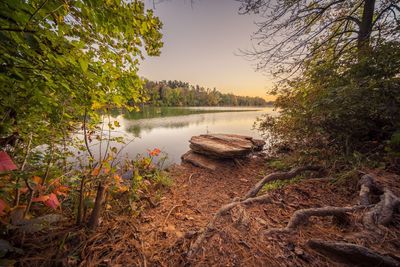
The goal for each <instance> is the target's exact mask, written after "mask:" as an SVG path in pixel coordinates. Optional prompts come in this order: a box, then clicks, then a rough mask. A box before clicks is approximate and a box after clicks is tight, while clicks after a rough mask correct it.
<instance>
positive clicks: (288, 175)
mask: <svg viewBox="0 0 400 267" xmlns="http://www.w3.org/2000/svg"><path fill="white" fill-rule="evenodd" d="M322 169H323V168H322V167H321V166H304V167H299V168H295V169H292V170H291V171H289V172H274V173H271V174H270V175H267V176H266V177H264V178H263V179H261V180H260V181H259V182H258V183H257V184H256V185H255V186H254V187H253V188H252V189H250V191H249V192H248V193H247V194H246V196H245V197H244V199H247V198H251V197H255V196H256V195H257V194H258V192H259V191H260V190H261V188H262V187H263V186H264V185H265V184H266V183H270V182H273V181H277V180H289V179H292V178H294V177H295V176H297V175H299V174H300V173H302V172H304V171H321V170H322Z"/></svg>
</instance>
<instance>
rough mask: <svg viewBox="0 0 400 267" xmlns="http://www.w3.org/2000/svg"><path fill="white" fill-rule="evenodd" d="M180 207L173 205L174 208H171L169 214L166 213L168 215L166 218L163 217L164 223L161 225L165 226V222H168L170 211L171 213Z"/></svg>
mask: <svg viewBox="0 0 400 267" xmlns="http://www.w3.org/2000/svg"><path fill="white" fill-rule="evenodd" d="M181 206H182V205H175V206H173V207H172V208H171V209H170V210H169V212H168V214H167V217H165V220H164V222H163V224H162V225H165V223H166V222H167V220H168V218H169V216H170V215H171V213H172V211H173V210H174V209H176V208H177V207H181Z"/></svg>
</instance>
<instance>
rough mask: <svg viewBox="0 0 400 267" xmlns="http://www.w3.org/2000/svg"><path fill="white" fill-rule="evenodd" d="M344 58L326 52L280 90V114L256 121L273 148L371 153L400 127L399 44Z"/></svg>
mask: <svg viewBox="0 0 400 267" xmlns="http://www.w3.org/2000/svg"><path fill="white" fill-rule="evenodd" d="M344 58H345V59H344V60H340V61H339V60H335V59H334V58H333V57H332V56H331V55H330V53H329V51H328V52H327V53H326V54H325V55H324V57H321V56H319V57H318V58H313V59H311V60H310V61H308V62H306V63H305V64H304V69H305V71H304V73H303V75H302V76H301V77H299V78H295V79H292V80H291V81H289V82H287V83H286V84H285V85H284V87H282V88H280V90H279V92H280V93H281V94H280V96H279V97H278V98H277V100H276V103H275V105H276V108H278V109H279V110H280V111H281V116H279V117H271V116H268V115H266V116H265V117H263V118H262V119H260V120H259V122H258V129H259V130H261V131H262V132H263V133H264V135H265V136H266V137H268V138H269V139H270V140H272V141H274V143H273V144H274V145H275V146H277V145H279V146H280V147H290V148H291V149H298V148H305V147H307V148H318V149H321V148H329V149H334V150H336V151H337V152H339V153H344V154H347V155H348V154H350V152H352V151H358V152H361V153H370V152H374V151H377V150H380V151H382V150H383V149H384V147H385V144H386V143H387V141H388V140H390V139H391V138H392V135H393V134H394V133H395V132H396V131H397V130H398V129H400V76H399V75H400V43H398V42H390V43H386V44H382V45H380V46H379V47H377V48H376V49H374V50H373V51H371V52H370V54H369V55H368V57H363V58H361V59H359V58H357V55H355V54H352V53H349V54H347V55H345V57H344Z"/></svg>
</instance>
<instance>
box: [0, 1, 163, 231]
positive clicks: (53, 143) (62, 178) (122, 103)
mask: <svg viewBox="0 0 400 267" xmlns="http://www.w3.org/2000/svg"><path fill="white" fill-rule="evenodd" d="M161 27H162V24H161V22H160V20H159V19H158V18H157V17H155V16H154V15H153V11H152V10H145V8H144V3H143V2H142V1H139V0H134V1H120V0H108V1H100V0H82V1H63V0H55V1H47V0H43V1H42V0H27V1H19V0H18V1H15V0H5V1H1V3H0V96H1V97H0V103H1V105H0V114H1V116H2V117H1V122H0V145H1V148H2V150H5V151H7V152H8V154H10V155H11V157H12V159H13V160H14V161H15V162H16V163H17V164H16V165H17V166H18V170H16V171H12V172H6V173H2V175H4V177H2V178H4V179H3V181H2V184H1V192H0V198H1V199H2V202H1V203H0V204H2V205H1V207H0V208H1V209H2V210H1V213H3V212H4V210H7V209H6V207H7V206H9V207H12V208H10V211H11V210H17V208H18V209H20V208H21V207H20V205H25V206H24V207H23V208H22V210H23V213H24V214H23V216H24V217H29V214H28V213H29V212H32V213H35V214H36V213H38V210H37V209H36V208H37V207H40V205H41V206H42V208H43V206H47V207H49V208H51V209H57V210H58V209H59V208H60V207H61V205H63V206H64V207H63V208H64V209H65V210H67V211H70V212H71V213H72V212H76V213H77V217H78V220H77V221H78V223H81V222H82V221H81V219H82V218H83V219H85V213H86V211H87V210H88V208H91V207H92V206H90V205H86V204H87V203H89V204H90V203H93V201H94V198H95V196H96V188H100V185H105V186H106V187H108V186H110V187H111V188H117V189H118V190H123V187H122V189H121V188H119V186H118V182H120V180H118V178H117V171H118V168H117V167H116V166H115V164H114V163H115V160H116V157H117V156H118V151H117V149H116V148H114V147H111V146H110V142H111V141H120V140H111V138H110V135H109V136H108V137H107V136H106V135H104V134H103V128H104V125H105V124H106V125H107V126H108V129H109V132H110V131H111V130H113V129H114V128H115V127H118V126H119V125H117V124H116V123H113V122H112V121H111V120H110V119H109V120H108V121H107V122H106V119H105V117H106V115H104V114H108V113H109V110H110V109H112V108H127V109H132V108H135V105H133V106H132V102H133V103H134V104H135V103H140V102H143V99H145V98H146V96H145V94H144V89H143V80H142V79H141V78H140V77H139V76H138V75H137V71H138V65H139V63H140V61H141V60H143V59H144V55H145V53H146V54H147V55H149V56H157V55H159V54H160V49H161V47H162V42H161V37H162V35H161V33H160V29H161ZM129 100H130V101H131V102H129ZM128 102H129V103H128ZM101 122H102V124H100V123H101ZM99 124H100V126H99ZM79 134H81V135H83V136H84V139H85V141H86V146H85V147H84V149H85V150H87V151H88V152H89V156H90V157H89V160H86V161H84V164H82V166H80V167H81V169H79V170H77V169H76V168H74V167H76V166H74V167H72V166H70V164H68V157H71V156H76V155H73V154H71V153H70V149H73V151H74V152H77V150H76V149H78V150H81V149H82V142H81V141H82V138H78V137H77V136H79ZM93 140H96V141H100V142H104V141H106V144H107V146H106V148H105V150H103V151H102V152H103V153H102V152H101V151H100V153H99V155H98V156H99V157H97V155H96V158H94V155H93V154H92V153H91V151H90V148H89V143H90V142H91V141H93ZM85 155H86V154H85ZM3 182H4V183H3ZM121 186H122V185H121ZM67 188H68V190H67ZM107 190H108V188H107ZM85 203H86V204H85ZM5 204H7V205H5ZM84 204H85V205H86V206H85V207H84ZM93 204H94V203H93ZM31 206H32V207H33V208H35V210H34V211H32V209H31ZM100 207H101V205H100ZM84 208H85V209H84ZM39 210H42V209H39ZM44 210H45V209H44ZM89 211H90V209H89ZM83 212H85V213H83ZM39 213H40V212H39ZM82 216H83V217H82Z"/></svg>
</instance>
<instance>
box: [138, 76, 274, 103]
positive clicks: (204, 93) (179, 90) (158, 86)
mask: <svg viewBox="0 0 400 267" xmlns="http://www.w3.org/2000/svg"><path fill="white" fill-rule="evenodd" d="M144 87H145V91H146V93H147V100H146V103H147V104H150V105H152V106H267V105H270V104H272V102H267V101H265V99H263V98H261V97H250V96H237V95H234V94H232V93H221V92H220V91H218V90H217V89H216V88H213V89H210V88H206V87H202V86H199V85H191V84H189V83H187V82H182V81H177V80H174V81H160V82H154V81H149V80H146V81H145V86H144Z"/></svg>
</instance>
